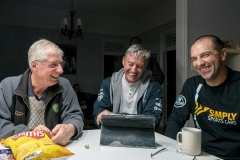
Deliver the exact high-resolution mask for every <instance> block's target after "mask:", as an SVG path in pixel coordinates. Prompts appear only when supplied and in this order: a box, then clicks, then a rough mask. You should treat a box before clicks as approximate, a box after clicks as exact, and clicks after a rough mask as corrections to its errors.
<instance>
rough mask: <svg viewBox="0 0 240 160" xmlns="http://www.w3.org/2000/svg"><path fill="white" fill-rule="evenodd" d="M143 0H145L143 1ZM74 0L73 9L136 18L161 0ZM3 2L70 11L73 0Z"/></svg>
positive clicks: (7, 0)
mask: <svg viewBox="0 0 240 160" xmlns="http://www.w3.org/2000/svg"><path fill="white" fill-rule="evenodd" d="M142 1H143V2H142ZM142 1H141V0H73V10H75V11H77V12H78V11H80V12H81V13H91V14H100V15H108V16H114V17H115V16H116V17H123V18H134V17H136V16H138V15H139V14H140V13H145V12H147V11H149V10H151V9H152V8H154V6H156V5H158V4H160V2H161V0H142ZM1 3H12V4H18V5H26V6H36V7H43V8H51V9H62V10H66V12H67V11H70V10H71V9H72V0H6V1H0V4H1Z"/></svg>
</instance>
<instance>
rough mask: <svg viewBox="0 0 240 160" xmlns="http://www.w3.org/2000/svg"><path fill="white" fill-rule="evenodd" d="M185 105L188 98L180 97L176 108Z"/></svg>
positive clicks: (175, 105)
mask: <svg viewBox="0 0 240 160" xmlns="http://www.w3.org/2000/svg"><path fill="white" fill-rule="evenodd" d="M185 104H186V98H185V97H184V96H183V95H179V96H178V98H177V100H176V102H175V104H174V107H176V108H180V107H183V106H184V105H185Z"/></svg>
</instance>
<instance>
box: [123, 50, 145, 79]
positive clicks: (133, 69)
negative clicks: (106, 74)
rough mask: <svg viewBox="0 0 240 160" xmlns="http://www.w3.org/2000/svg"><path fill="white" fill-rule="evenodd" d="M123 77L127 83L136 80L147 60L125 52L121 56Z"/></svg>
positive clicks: (143, 69) (139, 76)
mask: <svg viewBox="0 0 240 160" xmlns="http://www.w3.org/2000/svg"><path fill="white" fill-rule="evenodd" d="M122 64H123V67H124V73H125V79H126V81H127V82H128V83H135V82H137V81H138V80H139V79H140V78H141V76H142V74H143V72H144V71H145V69H146V66H147V62H146V58H145V57H136V56H134V55H133V54H127V55H126V56H125V57H123V60H122Z"/></svg>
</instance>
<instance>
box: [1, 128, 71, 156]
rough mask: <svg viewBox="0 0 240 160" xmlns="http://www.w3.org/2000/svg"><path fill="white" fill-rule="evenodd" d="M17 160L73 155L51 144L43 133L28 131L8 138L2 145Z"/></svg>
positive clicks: (65, 149)
mask: <svg viewBox="0 0 240 160" xmlns="http://www.w3.org/2000/svg"><path fill="white" fill-rule="evenodd" d="M2 145H3V146H5V147H10V148H11V150H12V152H13V154H14V157H15V158H16V159H17V160H30V159H32V160H50V159H52V158H60V157H64V156H71V155H74V153H72V152H70V151H69V150H68V149H67V148H64V147H62V146H60V145H57V144H55V143H53V142H52V140H51V139H50V138H49V137H48V135H47V134H46V133H45V132H44V131H29V132H22V133H19V134H16V135H14V136H11V137H8V138H7V139H6V141H5V142H4V143H2Z"/></svg>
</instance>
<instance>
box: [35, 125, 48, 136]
mask: <svg viewBox="0 0 240 160" xmlns="http://www.w3.org/2000/svg"><path fill="white" fill-rule="evenodd" d="M33 131H44V132H46V133H47V134H48V136H49V137H50V138H51V136H52V132H51V131H50V129H48V128H47V127H46V126H44V125H38V126H37V127H36V128H34V129H33Z"/></svg>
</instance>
